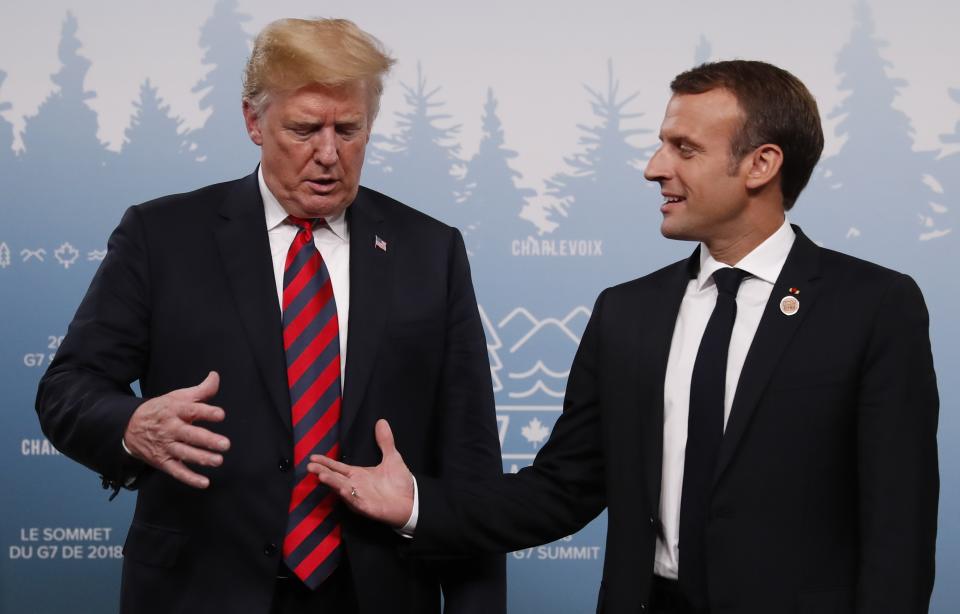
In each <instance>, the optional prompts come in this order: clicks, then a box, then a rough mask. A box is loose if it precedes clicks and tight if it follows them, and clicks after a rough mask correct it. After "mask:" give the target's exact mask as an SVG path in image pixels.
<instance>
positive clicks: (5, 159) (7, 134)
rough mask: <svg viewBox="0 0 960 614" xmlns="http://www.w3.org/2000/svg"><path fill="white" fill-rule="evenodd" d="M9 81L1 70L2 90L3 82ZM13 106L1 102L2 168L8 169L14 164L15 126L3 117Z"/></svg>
mask: <svg viewBox="0 0 960 614" xmlns="http://www.w3.org/2000/svg"><path fill="white" fill-rule="evenodd" d="M6 80H7V73H6V72H4V71H2V70H0V88H2V87H3V82H4V81H6ZM11 108H13V105H12V104H10V103H9V102H3V101H0V168H2V169H8V168H10V166H9V165H11V164H13V161H14V158H15V156H14V153H13V124H11V123H10V122H8V121H7V120H6V118H5V117H4V116H3V112H4V111H9V110H10V109H11Z"/></svg>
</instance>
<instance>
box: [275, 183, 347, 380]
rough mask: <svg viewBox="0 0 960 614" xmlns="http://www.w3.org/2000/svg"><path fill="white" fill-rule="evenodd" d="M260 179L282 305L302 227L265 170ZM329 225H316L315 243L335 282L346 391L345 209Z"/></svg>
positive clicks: (329, 219) (334, 288)
mask: <svg viewBox="0 0 960 614" xmlns="http://www.w3.org/2000/svg"><path fill="white" fill-rule="evenodd" d="M257 179H258V180H259V181H260V196H262V197H263V211H264V214H265V216H266V224H267V237H268V238H269V240H270V255H271V256H272V258H273V276H274V280H275V281H276V283H277V305H283V270H284V267H285V265H286V262H287V252H288V251H289V250H290V245H291V244H292V243H293V240H294V238H296V236H297V232H299V231H300V228H299V227H298V226H296V225H294V224H290V223H287V221H286V220H287V216H288V215H289V214H288V213H287V212H286V210H284V208H283V207H282V206H281V205H280V202H279V201H278V200H277V199H276V197H275V196H274V195H273V193H272V192H271V191H270V188H268V187H267V184H266V182H265V181H264V180H263V170H262V169H260V170H258V171H257ZM325 219H326V221H327V226H328V227H327V228H320V227H318V228H314V233H313V244H314V245H315V246H316V247H317V251H319V252H320V256H322V257H323V262H324V264H326V265H327V271H328V272H329V273H330V282H331V283H332V284H333V299H334V300H335V301H336V303H337V321H338V323H339V324H340V386H341V388H340V389H341V391H342V390H343V383H344V376H345V374H346V370H347V324H348V318H349V317H350V229H349V228H348V226H347V216H346V211H344V212H343V213H341V214H340V215H338V216H336V217H331V218H325Z"/></svg>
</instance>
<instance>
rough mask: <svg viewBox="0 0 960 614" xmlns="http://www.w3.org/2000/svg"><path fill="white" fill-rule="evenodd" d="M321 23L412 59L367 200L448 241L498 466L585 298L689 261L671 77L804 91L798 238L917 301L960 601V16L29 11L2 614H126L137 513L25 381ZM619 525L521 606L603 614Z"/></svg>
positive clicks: (644, 5)
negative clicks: (807, 175) (66, 437)
mask: <svg viewBox="0 0 960 614" xmlns="http://www.w3.org/2000/svg"><path fill="white" fill-rule="evenodd" d="M318 14H319V15H329V16H344V17H348V18H351V19H354V20H355V21H357V22H358V23H359V24H360V25H361V26H362V27H363V28H365V29H367V30H369V31H370V32H373V33H374V34H376V35H377V36H379V37H380V38H381V39H382V40H383V41H384V42H385V43H386V44H387V46H388V47H389V48H390V49H391V50H392V52H393V53H394V55H395V56H396V57H397V58H399V63H398V65H397V66H396V68H395V70H394V71H393V73H392V75H391V77H390V79H389V80H388V83H387V90H386V94H385V96H384V101H383V107H382V111H381V115H380V118H379V119H378V121H377V124H376V125H375V131H374V132H375V134H374V138H373V141H372V143H371V146H370V148H369V150H368V156H367V162H366V166H365V169H364V182H365V183H366V184H367V185H369V186H371V187H374V188H378V189H380V190H382V191H384V192H386V193H388V194H391V195H393V196H395V197H397V198H399V199H401V200H404V201H406V202H408V203H410V204H412V205H414V206H416V207H418V208H420V209H422V210H424V211H426V212H428V213H430V214H432V215H434V216H436V217H438V218H440V219H442V220H445V221H447V222H449V223H452V224H455V225H457V226H459V227H460V228H461V229H463V231H464V235H465V237H466V241H467V245H468V249H469V252H470V257H471V263H472V266H473V271H474V276H475V277H474V278H475V283H476V287H477V291H478V296H479V301H480V304H481V308H482V315H483V323H484V326H485V328H486V335H487V346H488V348H489V356H490V369H491V371H490V375H491V378H492V380H493V384H494V388H495V390H496V399H497V416H498V421H499V426H500V437H501V441H502V444H503V462H504V469H505V470H507V471H515V470H516V469H517V468H519V467H521V466H524V465H526V464H528V463H529V462H530V460H531V459H532V458H533V456H534V454H535V453H536V452H537V449H538V447H539V446H540V445H542V444H543V442H544V441H545V439H546V437H547V436H548V435H549V433H550V430H551V427H552V425H553V423H554V421H555V419H556V417H557V415H558V413H559V411H560V404H561V397H562V395H563V390H564V385H565V382H566V377H567V374H568V372H569V366H570V361H571V359H572V357H573V353H574V351H575V349H576V347H577V344H578V342H579V340H580V335H581V334H582V332H583V329H584V326H585V324H586V322H587V319H588V317H589V315H590V308H591V305H592V303H593V299H594V298H595V296H596V294H597V293H598V292H599V291H600V290H601V289H602V288H604V287H606V286H608V285H611V284H614V283H616V282H620V281H624V280H627V279H630V278H633V277H636V276H639V275H641V274H644V273H646V272H648V271H651V270H653V269H655V268H658V267H660V266H661V265H663V264H666V263H668V262H670V261H673V260H675V259H677V258H680V257H683V256H685V255H686V254H687V253H688V252H689V251H690V249H691V247H692V246H691V245H689V244H683V243H676V242H670V241H667V240H665V239H663V238H662V237H661V236H660V235H659V232H658V226H659V224H658V220H659V217H660V215H659V212H658V206H657V204H658V200H659V197H658V190H656V189H654V188H653V186H650V185H647V184H646V182H645V181H644V179H643V177H642V169H643V166H644V164H645V161H646V160H647V158H648V157H649V155H650V154H651V152H652V151H653V148H654V146H655V145H656V142H657V140H656V133H657V129H658V126H659V123H660V119H661V117H662V113H663V109H664V107H665V105H666V102H667V99H668V97H669V90H668V83H669V81H670V79H671V77H672V76H673V75H675V74H676V73H678V72H680V71H682V70H684V69H686V68H688V67H690V66H692V65H694V64H695V63H699V62H701V61H703V60H707V59H728V58H736V57H740V58H754V59H763V60H767V61H771V62H773V63H775V64H778V65H780V66H783V67H785V68H787V69H789V70H790V71H792V72H794V73H795V74H796V75H797V76H799V77H800V78H801V79H802V80H803V81H804V82H806V83H807V84H808V85H809V86H810V88H811V90H812V91H813V93H814V95H815V96H816V97H817V99H818V101H819V103H820V108H821V112H822V114H823V118H824V123H825V127H826V134H827V146H826V151H825V155H824V158H823V160H822V162H821V163H820V166H819V168H818V170H817V172H816V174H815V177H814V178H813V180H812V181H811V185H810V187H809V188H808V189H807V191H806V192H805V193H804V195H803V196H802V197H801V199H800V201H799V203H798V204H797V207H796V209H795V210H794V212H793V213H791V216H790V217H791V219H792V221H794V222H796V223H799V224H800V225H801V226H803V228H804V230H805V231H806V232H807V233H808V234H809V235H810V236H812V237H813V238H814V239H815V240H817V241H818V242H820V243H822V244H823V245H825V246H828V247H832V248H836V249H839V250H842V251H845V252H849V253H851V254H854V255H857V256H861V257H865V258H868V259H872V260H875V261H878V262H880V263H883V264H886V265H888V266H892V267H895V268H897V269H900V270H903V271H905V272H907V273H909V274H911V275H913V276H914V277H915V278H916V279H917V281H918V282H919V283H920V285H921V287H922V288H923V290H924V293H925V295H926V298H927V302H928V304H929V307H930V312H931V334H932V337H933V349H934V354H935V360H936V366H937V371H938V373H939V376H940V393H941V399H942V410H941V419H940V459H941V465H942V469H941V474H942V494H941V504H940V533H939V547H938V582H937V586H936V590H935V593H934V598H933V608H932V611H933V612H935V613H936V614H948V613H952V612H958V611H960V585H958V583H957V581H956V580H957V579H958V577H960V574H958V572H960V480H958V475H960V452H958V443H960V419H958V416H957V413H956V411H955V409H956V406H957V400H958V395H960V384H958V378H957V377H956V374H957V372H958V368H960V354H958V334H957V329H958V318H957V317H956V305H957V299H958V298H960V291H958V289H957V288H958V285H957V282H956V279H957V276H956V268H957V256H958V253H960V252H958V237H957V233H958V231H960V228H958V222H960V220H958V212H960V70H958V69H957V59H958V58H960V37H958V36H957V35H956V28H957V26H958V24H960V3H955V2H942V1H938V0H914V1H913V2H909V3H903V2H898V1H896V0H872V1H869V2H865V1H863V0H841V1H835V0H806V1H805V2H800V3H797V2H786V1H785V0H774V1H772V2H765V3H758V2H745V1H742V0H731V1H730V2H724V3H716V2H708V1H706V0H690V1H688V2H659V3H654V2H634V1H627V0H621V1H612V0H610V1H607V0H601V1H599V2H592V3H583V2H566V1H558V0H529V1H526V2H517V1H515V0H486V1H485V2H456V1H454V2H451V1H449V0H448V1H442V0H429V1H423V2H344V1H339V0H337V1H334V0H328V1H325V2H305V1H302V0H282V1H276V2H272V3H259V2H254V1H253V0H199V1H190V2H188V1H186V0H171V1H168V2H163V3H158V2H147V1H145V0H127V1H121V0H99V1H94V0H86V1H83V2H81V1H79V0H39V1H37V2H33V3H24V2H10V3H6V5H5V6H4V9H3V18H2V21H0V339H2V344H0V465H2V467H3V471H2V477H0V509H2V512H0V612H11V613H13V612H18V613H19V612H33V613H47V612H80V613H83V612H91V613H100V612H110V611H115V608H116V603H117V598H118V584H119V571H120V557H121V556H122V555H121V547H122V544H123V540H124V536H125V532H126V527H127V523H128V521H129V518H130V516H131V513H132V504H133V500H134V497H133V496H132V495H131V494H129V493H124V494H122V495H121V496H120V497H119V498H118V499H117V500H116V501H114V502H112V503H108V502H107V494H106V492H105V491H103V490H101V489H100V487H99V480H98V479H97V477H96V476H95V475H93V474H92V473H91V472H89V471H88V470H86V469H84V468H82V467H80V466H78V465H76V464H74V463H72V462H70V461H69V460H67V459H66V458H65V457H63V456H60V455H59V454H58V453H57V451H56V450H55V449H53V448H52V447H51V446H50V444H49V443H48V442H47V441H46V440H45V439H44V438H43V435H42V434H41V432H40V428H39V426H38V425H37V421H36V418H35V415H34V412H33V400H34V394H35V390H36V383H37V380H38V378H39V377H40V375H41V373H42V372H43V371H44V369H45V368H46V366H47V364H48V362H49V361H50V358H51V357H52V356H53V354H54V352H56V349H57V346H58V344H59V342H60V339H61V336H62V335H63V334H64V332H65V329H66V325H67V323H68V322H69V320H70V318H71V316H72V314H73V311H74V309H75V308H76V306H77V304H78V302H79V300H80V297H81V296H82V293H83V291H84V289H85V288H86V286H87V284H88V282H89V280H90V277H91V276H92V275H93V272H94V271H95V269H96V268H97V265H98V264H99V262H100V260H101V259H102V258H103V256H104V250H105V247H106V238H107V235H108V233H109V232H110V230H111V229H112V228H113V227H114V226H115V225H116V223H117V222H118V221H119V219H120V216H121V213H122V212H123V210H124V209H125V208H126V207H127V206H129V205H131V204H134V203H137V202H140V201H143V200H146V199H148V198H152V197H155V196H158V195H161V194H165V193H170V192H178V191H185V190H189V189H192V188H194V187H197V186H200V185H203V184H207V183H211V182H214V181H218V180H223V179H228V178H234V177H238V176H241V175H243V174H246V173H248V172H250V171H251V170H252V169H253V168H254V165H255V163H256V160H257V156H258V151H257V149H256V148H255V147H254V146H253V145H251V144H250V143H249V142H248V140H247V137H246V134H245V132H244V129H243V125H242V121H241V115H240V100H239V92H240V73H241V68H242V66H243V63H244V61H245V59H246V57H247V54H248V50H249V45H250V41H251V35H252V34H254V33H256V32H257V31H258V30H259V29H260V28H261V27H262V26H263V25H264V24H266V23H267V22H269V21H271V20H273V19H276V18H278V17H285V16H315V15H318ZM951 280H953V281H951ZM837 342H838V343H842V342H843V340H842V339H838V340H837ZM605 526H606V523H605V519H604V518H603V517H601V518H599V519H598V520H596V521H595V522H594V523H593V524H591V525H590V526H589V527H588V528H586V529H585V530H583V531H581V532H580V533H578V534H577V535H574V536H571V537H569V538H566V539H564V540H561V541H559V542H557V543H554V544H551V545H549V546H544V547H541V548H533V549H531V550H525V551H521V552H515V553H513V554H512V555H510V557H509V562H510V605H511V611H513V612H560V613H567V612H569V613H579V612H592V611H593V608H594V604H595V595H596V589H597V585H598V583H599V578H600V570H601V561H602V559H603V554H604V553H603V535H604V530H605ZM52 578H56V579H57V582H56V589H55V590H54V589H53V588H52V585H51V579H52Z"/></svg>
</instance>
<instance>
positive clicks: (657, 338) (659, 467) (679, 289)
mask: <svg viewBox="0 0 960 614" xmlns="http://www.w3.org/2000/svg"><path fill="white" fill-rule="evenodd" d="M699 265H700V248H699V247H697V249H696V250H694V252H693V255H692V256H691V257H690V258H689V259H688V260H687V261H683V262H678V263H677V264H675V265H674V266H673V267H671V269H670V270H669V271H668V273H667V276H666V278H665V279H663V280H662V281H661V287H659V288H656V289H655V290H654V294H653V296H651V297H642V300H644V301H646V303H647V304H645V305H642V306H641V307H640V308H638V313H644V314H645V315H644V317H643V318H642V321H638V322H637V323H636V324H637V328H638V330H637V332H636V336H638V337H639V338H641V342H640V346H639V352H637V354H638V355H639V356H640V365H639V368H637V369H636V370H635V371H634V372H635V373H638V374H643V375H642V376H641V377H639V378H638V379H639V380H640V383H641V386H643V387H644V388H646V389H648V390H649V388H647V386H648V384H646V382H653V386H652V397H651V398H649V399H647V398H646V397H644V396H641V397H640V401H641V407H643V406H644V405H646V406H648V407H651V408H654V411H649V412H648V411H641V412H640V415H641V420H642V422H643V429H642V433H643V435H644V439H643V444H644V445H643V446H641V448H642V454H643V457H644V462H643V468H644V473H645V477H646V486H647V497H648V498H647V500H648V501H651V502H657V501H659V500H660V483H661V481H662V477H663V475H662V473H663V392H664V390H663V388H664V378H665V377H666V374H667V360H668V358H669V356H670V344H671V342H672V340H673V329H674V328H675V327H676V324H677V314H678V313H679V312H680V303H681V302H683V295H684V293H685V292H686V290H687V284H688V283H689V282H690V277H691V272H692V273H693V274H694V275H695V274H696V270H697V268H698V267H699ZM651 305H652V307H651ZM641 331H643V333H642V334H641ZM648 331H652V332H648ZM647 377H651V378H653V379H652V380H647V379H646V378H647ZM646 394H650V393H649V392H647V393H646Z"/></svg>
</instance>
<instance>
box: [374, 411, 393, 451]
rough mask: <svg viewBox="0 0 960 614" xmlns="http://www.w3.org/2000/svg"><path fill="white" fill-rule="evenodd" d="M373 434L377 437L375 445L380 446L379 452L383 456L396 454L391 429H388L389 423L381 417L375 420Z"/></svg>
mask: <svg viewBox="0 0 960 614" xmlns="http://www.w3.org/2000/svg"><path fill="white" fill-rule="evenodd" d="M373 430H374V436H375V437H376V439H377V445H378V446H380V452H381V454H383V457H384V458H386V457H387V456H392V455H394V454H397V447H396V445H394V441H393V431H392V430H390V423H388V422H387V421H386V420H384V419H383V418H380V419H379V420H377V424H376V426H374V427H373Z"/></svg>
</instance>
